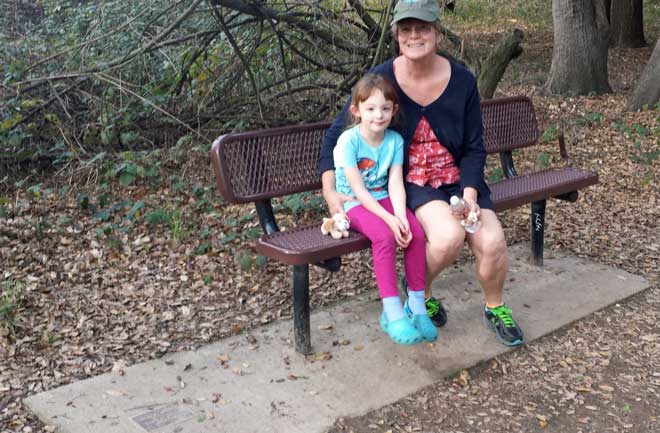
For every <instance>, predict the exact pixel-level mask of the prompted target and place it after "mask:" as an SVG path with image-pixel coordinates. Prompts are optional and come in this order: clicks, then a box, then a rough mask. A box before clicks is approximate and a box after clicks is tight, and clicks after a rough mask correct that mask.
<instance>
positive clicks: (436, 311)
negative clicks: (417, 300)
mask: <svg viewBox="0 0 660 433" xmlns="http://www.w3.org/2000/svg"><path fill="white" fill-rule="evenodd" d="M399 284H400V285H401V287H402V288H403V290H404V291H405V292H406V296H408V282H407V281H406V277H405V276H404V275H401V276H400V277H399ZM424 303H425V304H426V312H427V313H428V314H429V319H431V322H433V324H434V325H435V326H436V327H438V328H442V327H443V326H445V325H446V324H447V310H445V307H444V306H443V305H442V302H440V300H439V299H436V298H434V297H433V296H429V297H428V298H426V299H425V300H424ZM403 311H404V312H405V313H406V314H407V315H408V316H410V315H412V311H411V310H410V307H409V306H408V298H406V300H405V302H404V303H403Z"/></svg>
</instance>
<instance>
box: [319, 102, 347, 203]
mask: <svg viewBox="0 0 660 433" xmlns="http://www.w3.org/2000/svg"><path fill="white" fill-rule="evenodd" d="M350 104H351V98H350V97H349V98H348V100H347V101H346V103H345V104H344V107H343V108H342V109H341V111H340V112H339V114H338V115H337V117H335V120H334V121H333V122H332V125H330V127H329V128H328V130H327V131H326V133H325V136H324V137H323V144H322V145H321V155H320V158H319V171H320V173H321V183H322V185H323V186H322V192H323V199H324V200H325V202H326V204H327V205H328V210H329V211H330V214H331V215H334V214H336V213H340V214H344V202H346V201H350V200H351V197H349V196H347V195H345V194H341V193H338V192H337V190H336V189H335V171H334V170H335V163H334V160H333V151H334V149H335V146H336V145H337V139H339V136H340V135H341V134H342V132H343V131H344V129H345V128H346V120H347V116H348V113H349V110H348V107H349V106H350Z"/></svg>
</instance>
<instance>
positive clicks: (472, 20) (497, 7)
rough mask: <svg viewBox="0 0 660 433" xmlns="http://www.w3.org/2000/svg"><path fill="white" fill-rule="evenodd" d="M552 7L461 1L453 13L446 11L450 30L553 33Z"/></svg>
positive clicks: (539, 2)
mask: <svg viewBox="0 0 660 433" xmlns="http://www.w3.org/2000/svg"><path fill="white" fill-rule="evenodd" d="M551 7H552V4H551V2H549V1H544V0H529V1H525V0H515V1H503V0H490V1H484V0H461V1H460V2H457V4H456V8H455V10H454V13H451V12H449V11H445V15H444V19H445V21H446V22H447V24H448V25H449V26H450V27H453V26H456V27H463V26H466V25H479V26H480V27H483V26H498V27H500V26H506V27H513V26H521V27H522V26H524V27H525V28H526V29H528V30H539V31H544V30H551V29H552V9H551Z"/></svg>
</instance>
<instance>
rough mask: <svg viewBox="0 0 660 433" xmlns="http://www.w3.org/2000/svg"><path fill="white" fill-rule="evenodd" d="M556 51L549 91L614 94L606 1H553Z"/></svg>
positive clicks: (553, 57)
mask: <svg viewBox="0 0 660 433" xmlns="http://www.w3.org/2000/svg"><path fill="white" fill-rule="evenodd" d="M552 19H553V26H554V48H553V51H552V65H551V67H550V74H549V76H548V81H547V82H546V84H545V88H546V90H547V91H549V92H550V93H555V94H561V95H582V94H587V93H591V92H595V93H606V92H610V91H611V89H610V84H609V82H608V81H607V48H608V27H609V25H608V22H607V11H606V10H605V4H604V2H603V1H602V0H552Z"/></svg>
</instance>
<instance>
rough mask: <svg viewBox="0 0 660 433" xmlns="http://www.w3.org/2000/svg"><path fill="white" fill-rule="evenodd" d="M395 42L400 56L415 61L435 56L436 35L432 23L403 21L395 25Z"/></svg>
mask: <svg viewBox="0 0 660 433" xmlns="http://www.w3.org/2000/svg"><path fill="white" fill-rule="evenodd" d="M397 42H398V43H399V48H400V50H401V54H402V55H404V56H406V57H407V58H409V59H411V60H415V59H420V58H424V57H426V56H429V55H434V54H435V51H436V49H437V46H438V34H437V32H436V30H435V27H434V25H433V23H428V22H426V21H420V20H416V19H405V20H401V21H399V22H398V23H397Z"/></svg>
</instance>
